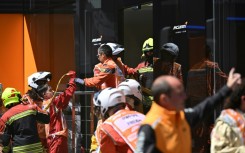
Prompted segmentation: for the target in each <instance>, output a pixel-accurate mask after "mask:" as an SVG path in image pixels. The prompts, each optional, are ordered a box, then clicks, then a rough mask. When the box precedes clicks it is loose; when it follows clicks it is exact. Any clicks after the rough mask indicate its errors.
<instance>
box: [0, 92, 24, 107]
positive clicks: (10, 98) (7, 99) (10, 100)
mask: <svg viewBox="0 0 245 153" xmlns="http://www.w3.org/2000/svg"><path fill="white" fill-rule="evenodd" d="M20 98H21V94H20V92H19V91H17V90H16V89H15V88H6V89H5V90H4V91H3V93H2V100H3V105H4V107H8V106H9V105H10V104H14V103H19V102H20Z"/></svg>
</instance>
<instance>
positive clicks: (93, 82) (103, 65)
mask: <svg viewBox="0 0 245 153" xmlns="http://www.w3.org/2000/svg"><path fill="white" fill-rule="evenodd" d="M97 57H98V59H99V61H100V63H99V64H96V65H95V67H94V77H91V78H85V79H79V80H77V81H78V83H80V84H81V85H85V86H87V87H96V88H97V89H98V90H101V89H105V88H107V87H113V88H115V87H116V86H117V85H118V84H119V83H120V82H121V80H120V79H118V78H119V77H120V76H118V74H117V73H116V72H117V70H116V69H117V65H116V63H115V62H114V61H113V59H112V49H111V47H110V46H108V45H102V46H100V47H99V48H98V55H97Z"/></svg>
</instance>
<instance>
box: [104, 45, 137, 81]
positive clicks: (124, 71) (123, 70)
mask: <svg viewBox="0 0 245 153" xmlns="http://www.w3.org/2000/svg"><path fill="white" fill-rule="evenodd" d="M106 45H108V46H110V47H111V49H112V59H113V61H114V62H115V63H116V65H117V73H118V76H121V82H122V81H124V80H125V78H126V77H127V76H133V77H137V72H136V71H135V69H134V68H130V67H128V66H127V65H125V64H124V63H123V62H122V59H121V58H122V55H123V52H124V48H123V47H122V45H120V44H117V43H106Z"/></svg>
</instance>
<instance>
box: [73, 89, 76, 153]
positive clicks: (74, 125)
mask: <svg viewBox="0 0 245 153" xmlns="http://www.w3.org/2000/svg"><path fill="white" fill-rule="evenodd" d="M75 97H76V96H75V94H73V97H72V153H75V148H76V146H75V138H76V121H75V120H76V118H75V101H76V98H75Z"/></svg>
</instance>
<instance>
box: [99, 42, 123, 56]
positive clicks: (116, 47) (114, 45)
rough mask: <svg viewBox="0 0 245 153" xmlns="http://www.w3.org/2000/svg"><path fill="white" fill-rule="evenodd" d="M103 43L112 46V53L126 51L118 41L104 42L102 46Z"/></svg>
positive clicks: (116, 53)
mask: <svg viewBox="0 0 245 153" xmlns="http://www.w3.org/2000/svg"><path fill="white" fill-rule="evenodd" d="M103 45H108V46H110V47H111V50H112V55H118V54H119V53H121V52H122V51H124V48H123V47H122V45H119V44H117V43H106V44H102V45H101V46H103Z"/></svg>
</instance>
